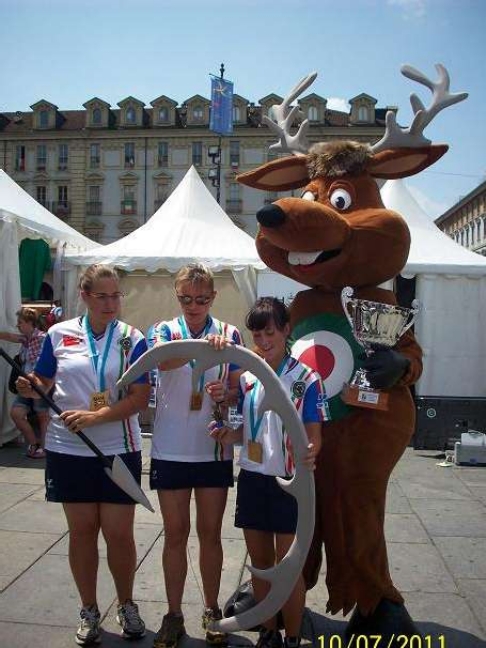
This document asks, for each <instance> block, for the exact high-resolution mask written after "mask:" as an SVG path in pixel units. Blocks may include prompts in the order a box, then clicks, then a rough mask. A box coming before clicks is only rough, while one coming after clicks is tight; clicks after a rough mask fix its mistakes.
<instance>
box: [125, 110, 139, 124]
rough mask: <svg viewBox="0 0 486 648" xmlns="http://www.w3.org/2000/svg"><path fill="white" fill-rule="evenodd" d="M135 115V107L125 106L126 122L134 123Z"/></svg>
mask: <svg viewBox="0 0 486 648" xmlns="http://www.w3.org/2000/svg"><path fill="white" fill-rule="evenodd" d="M136 118H137V115H136V113H135V108H133V107H132V106H130V108H127V123H128V124H134V123H135V121H136Z"/></svg>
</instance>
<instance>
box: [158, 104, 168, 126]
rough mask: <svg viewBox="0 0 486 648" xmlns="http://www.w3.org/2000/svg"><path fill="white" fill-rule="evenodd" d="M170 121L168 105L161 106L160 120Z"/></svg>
mask: <svg viewBox="0 0 486 648" xmlns="http://www.w3.org/2000/svg"><path fill="white" fill-rule="evenodd" d="M168 121H169V109H168V108H167V106H161V107H160V108H159V122H162V123H164V122H168Z"/></svg>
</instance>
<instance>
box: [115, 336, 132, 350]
mask: <svg viewBox="0 0 486 648" xmlns="http://www.w3.org/2000/svg"><path fill="white" fill-rule="evenodd" d="M118 344H119V345H120V346H121V348H122V349H123V350H124V351H130V349H131V348H132V340H131V338H129V337H123V338H120V339H119V340H118Z"/></svg>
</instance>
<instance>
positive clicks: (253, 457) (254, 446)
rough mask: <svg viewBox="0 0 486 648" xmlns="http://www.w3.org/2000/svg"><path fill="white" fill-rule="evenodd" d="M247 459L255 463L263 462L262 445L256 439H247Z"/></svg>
mask: <svg viewBox="0 0 486 648" xmlns="http://www.w3.org/2000/svg"><path fill="white" fill-rule="evenodd" d="M248 459H249V460H250V461H254V462H255V463H259V464H261V463H263V446H262V444H261V443H259V442H258V441H248Z"/></svg>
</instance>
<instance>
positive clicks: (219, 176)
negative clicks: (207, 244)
mask: <svg viewBox="0 0 486 648" xmlns="http://www.w3.org/2000/svg"><path fill="white" fill-rule="evenodd" d="M219 71H220V77H221V79H223V78H224V63H221V67H220V68H219ZM217 169H218V171H217V176H216V177H217V189H216V202H217V203H218V205H219V204H220V202H221V133H220V134H219V138H218V166H217Z"/></svg>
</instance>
